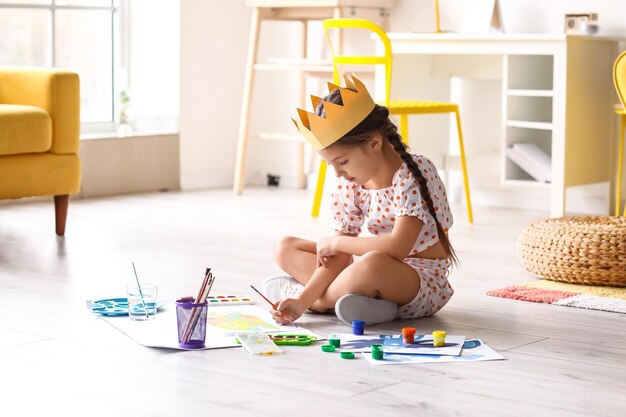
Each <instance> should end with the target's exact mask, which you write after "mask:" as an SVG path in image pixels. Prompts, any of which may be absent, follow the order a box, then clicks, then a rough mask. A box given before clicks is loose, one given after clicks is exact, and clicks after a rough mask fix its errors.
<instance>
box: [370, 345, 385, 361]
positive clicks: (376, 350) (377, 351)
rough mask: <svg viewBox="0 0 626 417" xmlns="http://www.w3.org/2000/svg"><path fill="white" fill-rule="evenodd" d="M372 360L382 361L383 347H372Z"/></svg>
mask: <svg viewBox="0 0 626 417" xmlns="http://www.w3.org/2000/svg"><path fill="white" fill-rule="evenodd" d="M372 359H375V360H377V361H381V360H383V345H377V344H373V345H372Z"/></svg>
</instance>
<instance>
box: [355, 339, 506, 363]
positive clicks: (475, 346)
mask: <svg viewBox="0 0 626 417" xmlns="http://www.w3.org/2000/svg"><path fill="white" fill-rule="evenodd" d="M363 357H365V358H366V359H367V360H368V362H369V363H370V364H372V365H395V364H410V363H433V362H477V361H494V360H502V359H506V358H505V357H504V356H502V355H500V354H499V353H498V352H496V351H495V350H493V349H491V348H490V347H489V346H487V345H485V344H484V343H483V342H482V340H480V339H469V340H466V341H465V343H463V350H462V351H461V354H460V355H458V356H450V355H399V354H395V353H385V354H383V360H376V359H372V355H371V353H365V352H364V353H363Z"/></svg>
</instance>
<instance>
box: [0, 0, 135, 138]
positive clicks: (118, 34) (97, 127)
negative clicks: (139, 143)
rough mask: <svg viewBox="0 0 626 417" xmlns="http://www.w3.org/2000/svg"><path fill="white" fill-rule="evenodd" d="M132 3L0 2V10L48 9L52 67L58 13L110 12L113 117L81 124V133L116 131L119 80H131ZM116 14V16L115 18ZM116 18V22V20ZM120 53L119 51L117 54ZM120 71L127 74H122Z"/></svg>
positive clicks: (51, 63)
mask: <svg viewBox="0 0 626 417" xmlns="http://www.w3.org/2000/svg"><path fill="white" fill-rule="evenodd" d="M128 1H129V0H109V2H110V5H109V6H88V5H60V4H56V3H57V0H51V2H50V4H36V3H30V4H29V3H10V2H0V9H31V10H49V11H50V15H51V25H50V31H51V32H50V45H49V46H50V51H51V58H50V62H49V63H48V64H49V65H50V66H52V67H54V66H56V65H55V64H56V62H55V56H56V53H55V52H56V48H57V45H56V44H55V39H56V36H55V30H56V13H54V12H55V11H56V10H108V11H110V12H111V26H112V28H111V29H112V30H111V33H112V36H113V39H112V42H111V45H112V48H111V51H110V52H111V54H112V57H113V59H112V68H111V77H112V83H111V85H112V86H113V88H112V91H111V116H112V119H111V120H109V121H102V122H90V123H81V128H80V130H81V134H82V133H87V134H93V133H113V132H115V130H116V119H117V110H118V109H117V108H118V103H117V93H118V90H119V86H118V80H119V79H120V78H124V79H128V63H129V61H130V60H129V33H130V19H129V5H128ZM116 13H117V16H116ZM116 18H117V19H116ZM118 50H119V51H118ZM121 72H126V74H123V73H121Z"/></svg>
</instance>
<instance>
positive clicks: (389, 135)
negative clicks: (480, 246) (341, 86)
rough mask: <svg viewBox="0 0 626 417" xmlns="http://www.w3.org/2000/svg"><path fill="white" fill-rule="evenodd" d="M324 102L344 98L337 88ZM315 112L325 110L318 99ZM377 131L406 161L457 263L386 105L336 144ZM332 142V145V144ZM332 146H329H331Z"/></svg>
mask: <svg viewBox="0 0 626 417" xmlns="http://www.w3.org/2000/svg"><path fill="white" fill-rule="evenodd" d="M323 101H329V102H331V103H334V104H338V105H343V101H342V100H341V95H340V93H339V90H338V89H337V90H333V91H332V92H331V93H330V94H328V95H327V96H326V97H324V99H323ZM315 113H316V114H317V115H318V116H321V117H326V113H325V111H324V107H323V103H322V102H320V103H319V104H318V106H317V108H316V109H315ZM377 133H378V134H380V136H381V137H382V138H383V140H386V141H387V142H389V144H390V145H391V146H392V147H393V149H394V151H395V152H396V153H398V155H400V157H401V158H402V161H403V162H404V163H405V164H406V166H407V168H408V169H409V171H411V174H413V176H414V177H415V179H416V180H417V182H418V184H419V187H420V194H421V195H422V198H423V199H424V201H425V202H426V206H427V207H428V211H429V212H430V215H431V216H432V217H433V219H435V224H436V225H437V234H438V237H439V241H440V242H441V245H442V246H443V250H444V252H445V253H446V255H447V258H448V259H449V260H450V261H451V262H452V263H454V264H458V258H457V256H456V252H455V251H454V248H453V247H452V244H451V243H450V240H449V239H448V234H447V233H446V231H445V230H443V227H442V226H441V223H440V222H439V219H438V218H437V212H436V211H435V205H434V203H433V200H432V198H431V196H430V192H429V191H428V185H427V184H426V178H424V175H423V174H422V171H421V170H420V169H419V166H418V165H417V163H416V162H415V161H414V160H413V157H412V156H411V154H410V153H409V147H408V146H407V145H406V144H405V143H404V142H402V138H401V137H400V134H399V133H398V127H397V126H396V125H395V124H393V122H392V121H391V119H389V109H388V108H387V107H385V106H379V105H378V104H376V105H375V107H374V109H373V110H372V111H371V113H370V114H369V115H368V116H367V117H366V118H365V119H364V120H363V121H362V122H361V123H359V124H358V125H356V126H355V127H354V128H353V129H352V130H351V131H350V132H348V133H346V134H345V135H344V136H343V137H342V138H341V139H339V140H338V141H337V142H335V143H337V144H341V145H348V146H350V145H352V146H356V145H362V144H364V143H366V142H367V141H368V140H370V139H371V138H372V136H373V135H375V134H377ZM333 145H334V144H333ZM333 145H331V146H333Z"/></svg>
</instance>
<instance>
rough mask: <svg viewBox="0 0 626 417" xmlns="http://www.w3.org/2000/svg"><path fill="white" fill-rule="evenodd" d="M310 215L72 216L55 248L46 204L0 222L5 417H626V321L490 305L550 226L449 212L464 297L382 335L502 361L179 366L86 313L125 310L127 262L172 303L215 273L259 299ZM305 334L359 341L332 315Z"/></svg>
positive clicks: (518, 217)
mask: <svg viewBox="0 0 626 417" xmlns="http://www.w3.org/2000/svg"><path fill="white" fill-rule="evenodd" d="M310 202H311V199H310V195H309V194H308V193H306V192H303V191H294V190H280V189H273V190H267V189H256V190H255V189H253V190H246V193H245V194H244V195H243V196H239V197H237V196H234V195H232V194H231V193H230V191H226V190H223V191H205V192H194V193H189V192H188V193H159V194H145V195H133V196H123V197H114V198H106V199H93V200H82V201H80V200H78V201H73V202H72V203H71V204H70V213H69V219H68V228H67V236H66V237H65V238H57V237H56V236H55V235H54V232H53V230H54V227H53V217H54V216H53V207H52V203H48V202H44V203H39V202H38V203H33V204H30V203H29V204H9V205H7V204H2V205H0V375H1V376H0V415H3V416H18V415H27V416H34V415H37V414H35V413H36V412H45V413H46V414H47V415H52V416H57V415H64V416H71V415H78V414H79V413H80V414H85V413H87V414H88V415H90V416H178V415H185V416H187V417H191V416H205V415H213V416H215V415H217V416H277V415H283V414H284V413H289V414H291V415H293V414H297V415H302V416H312V415H318V414H319V415H337V416H339V415H348V416H351V415H355V416H356V415H359V416H379V415H391V414H393V415H401V416H409V415H411V416H413V415H424V416H452V415H460V416H484V415H495V416H524V415H531V416H624V415H626V405H625V400H624V398H625V397H626V351H625V349H624V346H625V345H626V327H625V324H626V317H625V316H623V315H619V314H614V313H603V312H597V311H585V310H581V309H573V308H568V307H558V306H549V305H543V304H534V303H525V302H519V301H513V300H504V299H499V298H492V297H487V296H485V292H486V291H487V290H489V289H494V288H499V287H502V286H505V285H510V284H515V283H520V282H525V281H530V280H533V278H532V277H530V276H529V275H528V274H526V273H525V272H524V270H523V269H522V268H521V266H520V264H519V262H518V261H517V259H516V257H515V242H516V239H517V236H518V235H519V232H520V231H521V230H522V228H523V227H524V226H525V225H527V224H528V223H529V222H531V221H533V220H535V219H538V218H542V217H545V216H546V213H541V212H528V211H518V210H510V209H506V210H505V209H493V208H485V207H475V217H476V223H475V224H474V225H472V226H470V225H468V224H467V222H466V220H465V212H464V210H463V207H462V206H461V205H458V206H455V207H454V209H455V213H456V222H457V223H456V224H455V226H454V227H453V228H452V230H451V237H452V242H453V243H454V245H455V246H456V248H457V251H458V254H459V257H460V259H461V262H462V267H461V268H460V269H458V270H455V271H454V272H453V275H452V277H451V282H452V285H453V287H454V288H455V290H456V294H455V295H454V297H453V298H452V300H451V301H450V303H449V304H448V305H447V306H446V307H445V308H444V309H443V310H442V311H441V312H440V313H439V314H437V315H436V316H434V317H431V318H427V319H421V320H414V321H409V322H407V321H403V322H400V321H396V322H393V323H388V324H385V325H381V326H378V327H377V328H376V329H374V330H382V331H385V332H398V331H399V329H400V328H401V327H402V326H406V325H414V326H415V327H417V328H418V331H423V332H430V331H432V330H433V329H439V328H443V329H446V330H447V331H448V332H449V333H456V334H465V335H467V336H468V337H472V338H481V339H483V340H484V342H485V343H487V344H489V345H490V346H491V347H493V348H495V349H496V350H498V351H499V352H500V353H502V354H503V355H504V356H506V357H507V360H506V361H495V362H476V363H450V364H430V365H404V366H403V365H396V366H378V367H374V366H370V365H369V364H368V363H367V362H366V361H365V360H363V359H362V358H361V359H357V360H353V361H346V360H341V359H339V357H338V356H337V355H330V354H325V353H323V352H321V351H320V349H319V347H318V346H314V347H286V349H285V350H286V354H285V355H281V356H272V357H258V356H253V355H249V354H246V353H244V352H242V351H241V350H240V349H220V350H211V351H197V352H172V351H165V350H157V349H150V348H145V347H142V346H140V345H138V344H136V343H134V342H133V341H132V340H130V339H129V338H127V337H126V336H125V335H123V334H121V333H120V332H118V331H116V330H115V329H113V328H112V327H110V326H109V325H108V324H106V323H105V322H103V321H102V320H100V319H98V318H97V317H93V316H92V315H91V314H90V313H88V312H87V310H86V308H85V300H86V299H94V298H98V297H109V296H115V295H120V294H123V293H124V292H123V291H124V286H125V284H126V283H130V282H132V280H133V275H132V268H131V261H134V262H135V263H136V265H137V266H138V270H139V274H140V276H141V277H142V279H144V280H146V281H148V280H149V281H152V282H155V283H157V284H158V285H159V289H160V297H161V298H163V299H175V298H176V297H178V296H181V295H183V294H191V293H195V291H197V286H198V285H199V282H200V281H201V279H202V272H203V270H204V268H205V266H207V265H208V266H211V267H212V268H213V270H214V271H215V273H216V275H217V277H218V278H217V281H216V284H215V287H214V291H216V292H231V291H236V292H248V290H247V288H248V285H249V284H250V283H253V284H259V283H260V282H261V281H262V279H263V278H265V277H266V276H269V275H273V274H275V273H277V272H279V271H278V269H277V268H276V267H275V266H274V265H273V262H272V248H273V246H274V245H275V243H276V242H277V241H278V239H279V238H280V237H281V236H283V235H287V234H292V235H298V236H303V237H307V238H310V239H316V238H318V237H320V236H323V235H326V234H329V228H328V223H329V221H328V220H329V219H328V218H327V217H322V218H321V219H319V220H313V219H311V218H310V217H309V216H308V212H309V206H310ZM259 305H263V304H259ZM300 324H301V325H302V326H304V327H308V328H310V329H311V330H313V331H316V332H318V333H320V334H323V335H326V334H328V333H329V332H341V331H344V332H349V331H350V330H349V329H348V328H347V327H345V326H343V325H342V324H341V323H340V322H339V321H338V320H337V318H336V317H334V316H331V315H305V316H304V317H303V318H302V319H301V320H300Z"/></svg>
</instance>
